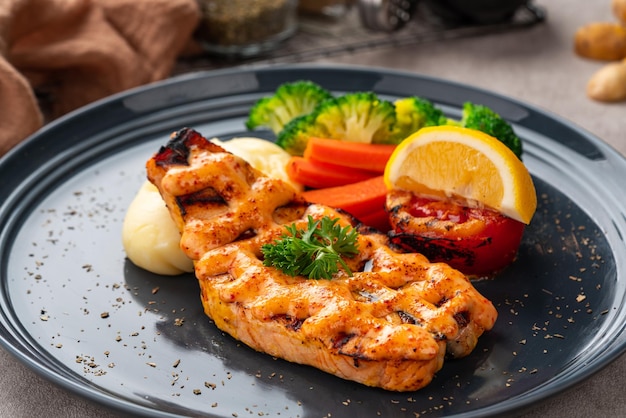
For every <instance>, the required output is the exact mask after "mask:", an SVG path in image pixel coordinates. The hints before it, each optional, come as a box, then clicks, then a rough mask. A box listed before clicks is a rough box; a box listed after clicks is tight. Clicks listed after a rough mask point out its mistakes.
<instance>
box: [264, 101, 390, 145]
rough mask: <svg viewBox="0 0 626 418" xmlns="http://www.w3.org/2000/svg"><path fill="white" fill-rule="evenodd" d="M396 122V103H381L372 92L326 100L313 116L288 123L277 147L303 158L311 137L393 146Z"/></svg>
mask: <svg viewBox="0 0 626 418" xmlns="http://www.w3.org/2000/svg"><path fill="white" fill-rule="evenodd" d="M395 121H396V113H395V108H394V105H393V103H391V102H389V101H386V100H381V99H380V98H379V97H378V96H377V95H376V94H375V93H372V92H356V93H347V94H344V95H342V96H339V97H334V98H331V99H328V100H324V101H323V102H321V103H320V104H319V105H318V106H317V107H316V108H315V110H314V111H313V112H311V113H310V114H308V115H305V116H301V117H298V118H296V119H294V120H292V121H291V122H289V123H288V124H287V125H285V127H284V129H283V130H282V131H281V132H279V134H278V138H277V141H276V143H277V144H278V145H280V146H281V147H283V148H284V149H285V150H287V152H289V153H291V154H293V155H301V154H302V152H303V151H304V149H305V148H306V143H307V141H308V138H310V137H312V136H319V137H324V138H332V139H337V140H341V141H351V142H363V143H374V144H386V143H393V137H392V129H393V125H394V123H395Z"/></svg>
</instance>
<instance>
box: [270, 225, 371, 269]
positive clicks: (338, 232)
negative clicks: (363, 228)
mask: <svg viewBox="0 0 626 418" xmlns="http://www.w3.org/2000/svg"><path fill="white" fill-rule="evenodd" d="M337 221H339V219H331V218H330V217H328V216H324V217H323V218H322V219H320V220H317V221H316V220H315V219H313V217H311V216H310V215H309V217H308V224H307V227H306V229H298V228H297V227H296V224H291V225H289V226H286V227H285V228H286V229H287V233H286V234H283V235H282V236H281V237H280V239H278V240H276V241H274V242H273V243H271V244H265V245H263V246H262V247H261V252H262V253H263V256H264V259H263V264H264V265H266V266H271V267H276V268H278V269H280V270H282V271H283V272H284V273H286V274H289V275H290V276H297V275H301V276H307V277H308V278H310V279H315V280H319V279H327V280H330V279H331V278H332V276H333V275H334V274H335V273H337V272H338V271H339V268H340V266H341V267H342V268H343V269H344V270H345V271H346V272H347V273H348V275H350V276H352V271H351V270H350V268H349V267H348V265H347V264H346V262H345V261H344V260H343V258H342V256H345V257H348V258H351V257H354V256H355V255H356V254H358V252H359V250H358V245H357V240H356V239H357V236H358V232H357V231H356V230H355V229H354V228H352V227H351V226H349V225H348V226H345V227H343V228H342V227H341V225H339V224H337Z"/></svg>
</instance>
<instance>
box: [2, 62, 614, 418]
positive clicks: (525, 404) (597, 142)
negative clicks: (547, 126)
mask: <svg viewBox="0 0 626 418" xmlns="http://www.w3.org/2000/svg"><path fill="white" fill-rule="evenodd" d="M302 69H305V70H309V71H312V70H315V71H318V70H323V71H329V72H333V71H340V72H349V73H361V74H385V75H387V76H392V77H393V76H396V77H408V78H411V79H416V78H417V79H423V80H426V81H428V82H430V83H434V84H441V85H446V86H450V87H452V88H455V89H456V88H460V89H462V90H470V91H475V92H479V93H480V94H482V95H485V96H491V97H495V98H498V99H499V100H502V101H504V102H510V103H513V104H514V105H517V106H521V107H522V108H525V109H527V110H529V111H531V112H535V113H539V114H541V115H543V116H545V117H547V118H548V119H552V120H553V121H555V122H556V123H558V124H561V125H564V126H565V127H567V128H568V129H571V130H573V131H576V132H578V133H579V134H580V135H581V136H584V137H586V138H587V140H589V141H590V142H591V143H592V144H593V145H594V146H596V147H597V148H598V149H599V150H600V151H601V152H602V153H603V154H604V155H605V156H607V157H610V159H611V160H612V161H616V162H617V163H619V164H623V165H625V166H626V158H625V157H624V156H623V155H621V154H620V153H619V152H618V151H616V149H615V148H613V147H612V146H611V145H610V144H607V143H606V142H604V141H603V140H602V139H600V138H598V137H597V136H595V135H593V134H591V133H590V132H588V131H586V130H584V129H583V128H581V127H579V126H577V125H575V124H574V123H572V122H570V121H567V120H566V119H564V118H562V117H560V116H558V115H555V114H553V113H551V112H550V111H546V110H539V109H538V108H536V107H534V106H532V105H529V104H527V103H524V102H522V101H519V100H516V99H512V98H508V97H506V96H504V95H501V94H498V93H494V92H489V91H487V90H485V89H481V88H477V87H473V86H470V85H467V84H463V83H458V82H453V81H448V80H444V79H440V78H437V77H432V76H425V75H421V74H416V73H412V72H407V71H401V70H390V69H385V68H377V67H363V66H354V65H334V64H323V65H322V64H320V65H317V64H290V65H282V66H268V67H257V68H240V69H223V70H208V71H197V72H194V73H188V74H182V75H178V76H175V77H171V78H169V79H166V80H163V81H161V82H155V83H152V84H149V85H145V86H140V87H137V88H134V89H131V90H127V91H124V92H121V93H118V94H115V95H112V96H109V97H107V98H103V99H100V100H98V101H96V102H94V103H91V104H89V105H87V106H84V107H82V108H80V109H77V110H75V111H73V112H71V113H69V114H67V115H65V116H63V117H61V118H59V119H57V120H56V121H53V122H51V123H49V124H48V125H46V126H44V127H43V128H42V129H40V130H39V131H37V132H36V133H34V134H33V135H31V136H29V137H28V138H27V139H25V140H24V141H22V142H21V143H20V144H18V145H17V146H16V147H14V148H13V149H11V150H10V151H9V152H8V153H7V154H5V155H4V156H3V157H2V158H0V171H1V170H3V168H4V166H5V165H6V164H7V163H8V162H12V161H13V160H16V159H17V160H19V158H21V157H22V156H23V155H24V153H29V152H32V148H33V147H34V146H36V145H38V143H39V141H41V140H42V138H45V137H46V136H47V135H49V134H50V133H51V132H52V133H54V132H55V130H57V129H62V128H63V127H64V126H65V125H67V124H70V123H73V122H75V121H76V120H77V119H80V118H84V117H89V115H90V114H92V113H94V112H96V113H97V112H98V111H100V110H101V109H104V108H106V107H107V106H111V105H114V104H116V103H121V102H123V101H124V100H127V99H128V98H131V97H135V96H136V95H138V94H143V93H146V92H152V91H156V90H159V89H163V88H167V87H168V86H176V85H177V84H178V83H181V82H194V81H198V80H207V79H210V78H215V77H224V76H226V77H228V76H232V75H233V74H244V73H245V74H259V73H268V72H269V73H275V72H276V71H277V70H280V71H285V72H288V71H292V70H302ZM4 205H5V204H4V203H3V204H0V214H2V212H3V207H4ZM3 233H4V230H1V231H0V236H1V234H3ZM616 261H617V260H616ZM0 279H2V280H3V282H4V281H5V279H4V277H3V278H0ZM2 285H3V286H4V285H5V283H2ZM2 297H3V298H4V297H5V294H4V293H3V294H2ZM3 309H4V307H2V308H1V309H0V313H1V314H2V317H0V326H1V327H2V328H1V329H0V344H1V345H2V346H3V348H4V349H5V350H7V351H8V352H10V353H11V354H12V355H13V356H14V357H17V358H18V359H19V360H20V361H21V362H22V364H25V365H27V366H28V367H29V368H30V369H31V370H34V371H35V372H36V373H37V374H39V375H40V376H43V377H45V378H47V379H48V380H50V381H52V382H54V383H56V384H58V385H60V386H62V387H64V388H66V389H69V390H71V391H72V392H74V393H78V394H80V395H82V396H84V397H86V398H88V399H91V400H94V401H97V402H98V403H100V404H103V405H106V406H108V407H111V408H113V409H117V410H121V411H124V412H133V413H138V414H146V415H150V416H177V415H172V414H170V413H167V412H162V411H155V410H154V409H152V408H147V407H144V406H142V405H137V404H135V403H132V402H129V401H125V400H120V399H119V398H114V399H111V397H110V395H109V396H107V394H102V393H100V392H97V393H94V392H96V391H94V388H93V387H84V386H81V385H79V384H78V383H76V382H75V381H73V380H71V379H68V378H67V376H63V375H62V374H58V373H56V372H55V371H54V370H51V369H49V368H47V367H46V366H45V365H43V364H41V363H39V362H38V361H41V360H38V359H37V358H36V356H35V355H34V354H32V353H31V354H28V353H25V352H22V351H21V350H19V349H18V348H17V347H15V346H14V344H16V343H18V342H19V341H12V340H14V339H17V338H16V336H14V335H10V333H8V334H6V335H5V333H6V324H5V323H4V317H3V315H4V311H3ZM615 337H616V339H619V338H620V337H621V340H623V341H621V342H616V343H615V344H613V346H612V347H611V349H610V350H609V351H608V353H609V354H608V355H603V356H602V357H601V359H600V360H596V361H595V362H594V365H595V366H596V367H595V368H593V370H589V371H587V373H582V374H579V376H577V378H575V379H570V380H569V381H568V383H567V384H564V385H563V384H562V385H560V386H559V387H553V386H550V382H551V381H552V380H554V379H550V380H549V381H547V382H545V383H544V384H543V385H541V386H542V387H541V388H539V387H537V388H533V390H532V391H529V392H527V393H524V394H523V395H527V396H523V398H524V399H518V400H517V402H516V403H515V402H514V404H513V406H514V407H516V408H514V409H515V410H516V411H520V410H524V409H527V408H529V407H531V406H533V405H531V404H532V403H533V402H537V401H545V400H547V399H549V398H550V397H552V396H555V395H558V394H560V393H562V392H564V391H565V390H568V389H570V388H572V387H573V386H575V385H578V384H579V383H580V382H581V381H583V380H586V379H588V378H589V377H591V376H592V375H594V374H596V373H597V372H599V371H600V370H602V369H603V368H605V367H606V366H608V365H609V364H610V363H612V362H613V361H615V360H616V359H617V358H618V357H619V356H620V355H621V354H623V353H624V352H626V334H624V333H622V334H621V335H616V336H615ZM604 354H606V352H604ZM540 389H541V390H542V391H543V393H544V396H538V395H535V393H536V392H537V391H538V390H540ZM526 398H528V399H526ZM129 407H130V409H128V408H129ZM510 410H511V409H507V410H502V409H500V408H499V407H498V405H491V406H489V407H486V408H481V409H479V410H477V411H475V412H478V413H480V414H481V415H484V414H485V413H486V414H487V415H489V414H492V413H494V414H497V413H503V412H507V411H510ZM208 416H213V415H210V414H209V415H208ZM468 416H469V415H468Z"/></svg>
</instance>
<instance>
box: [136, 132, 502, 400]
mask: <svg viewBox="0 0 626 418" xmlns="http://www.w3.org/2000/svg"><path fill="white" fill-rule="evenodd" d="M146 166H147V173H148V178H149V179H150V181H151V182H152V183H153V184H154V185H155V186H156V187H157V188H158V189H159V191H160V193H161V195H162V196H163V199H164V200H165V202H166V204H167V206H168V208H169V211H170V213H171V215H172V218H173V219H174V221H175V222H176V224H177V226H178V227H179V229H180V230H181V233H182V238H181V248H182V249H183V251H184V252H185V253H186V254H187V255H188V256H189V257H190V258H191V259H192V260H193V261H194V266H195V273H196V277H197V278H198V280H199V283H200V289H201V302H202V305H203V307H204V311H205V313H206V314H207V315H208V316H209V317H210V318H211V319H212V320H213V321H214V322H215V324H216V326H217V327H218V328H219V329H221V330H223V331H225V332H227V333H228V334H230V335H231V336H233V337H234V338H236V339H238V340H240V341H242V342H244V343H245V344H247V345H248V346H250V347H252V348H253V349H255V350H258V351H262V352H265V353H267V354H269V355H271V356H275V357H279V358H282V359H285V360H288V361H291V362H295V363H300V364H306V365H310V366H314V367H317V368H319V369H321V370H324V371H326V372H328V373H331V374H333V375H336V376H338V377H341V378H344V379H348V380H353V381H356V382H360V383H362V384H365V385H368V386H374V387H380V388H383V389H387V390H392V391H414V390H417V389H420V388H422V387H424V386H425V385H427V384H428V383H429V382H431V380H432V379H433V377H434V375H435V373H436V372H437V371H438V370H440V369H441V367H442V366H443V362H444V358H445V357H446V353H447V354H448V355H450V356H452V357H463V356H466V355H467V354H469V353H470V352H471V351H472V350H473V349H474V347H475V346H476V343H477V340H478V337H479V336H480V335H481V334H482V333H483V332H484V331H486V330H489V329H491V328H492V327H493V325H494V323H495V320H496V317H497V312H496V310H495V308H494V307H493V305H492V303H491V302H490V301H489V300H487V299H486V298H485V297H483V296H482V295H480V294H479V293H478V291H477V290H476V289H475V288H474V287H473V286H472V284H471V283H470V281H469V280H468V279H467V277H466V276H464V275H463V274H462V273H460V272H459V271H457V270H454V269H452V268H451V267H449V266H448V265H447V264H443V263H430V262H428V260H427V259H426V258H425V257H424V256H422V255H420V254H414V253H407V254H401V253H397V252H395V251H394V250H392V249H391V248H390V247H389V246H388V245H387V237H386V236H385V235H384V234H381V233H379V232H377V231H374V230H373V229H371V228H369V227H366V226H364V225H361V224H359V223H358V221H357V220H355V219H354V218H353V217H351V216H350V215H348V214H346V213H345V212H342V211H340V210H336V209H333V208H330V207H326V206H322V205H316V204H309V203H307V202H305V201H304V200H303V198H302V197H301V196H300V195H299V194H298V193H297V192H296V191H294V190H293V188H292V187H291V186H289V185H288V184H286V183H284V182H283V181H281V180H278V179H273V178H269V177H267V176H265V175H263V174H262V173H260V172H259V171H257V170H255V169H254V168H252V167H251V166H250V165H249V164H248V163H247V162H246V161H244V160H243V159H241V158H239V157H237V156H235V155H233V154H230V153H228V152H226V151H225V150H224V149H222V148H221V147H219V146H218V145H216V144H214V143H212V142H211V141H209V140H207V139H205V138H204V137H203V136H202V135H200V134H199V133H198V132H196V131H194V130H191V129H187V128H185V129H182V130H180V131H179V132H175V133H174V134H172V137H171V138H170V141H169V142H168V144H167V145H166V146H164V147H162V148H161V150H160V151H159V152H158V153H156V154H155V155H154V156H153V157H152V158H151V159H150V160H148V162H147V165H146ZM309 215H310V216H312V217H313V218H314V219H321V218H322V217H324V216H329V217H331V218H333V219H335V218H337V219H339V221H338V223H339V224H341V225H342V226H345V225H352V226H353V227H355V228H357V230H358V231H359V236H358V248H359V254H358V256H356V257H354V258H347V259H346V260H345V261H346V262H347V263H348V265H349V266H350V268H351V270H352V271H353V272H354V273H353V275H352V276H349V275H348V274H347V273H345V272H341V271H340V272H339V273H337V274H335V275H334V277H333V279H332V280H311V279H308V278H305V277H301V276H295V277H294V276H290V275H287V274H284V273H283V272H282V271H280V270H278V269H276V268H274V267H268V266H265V265H263V260H262V257H263V255H262V252H261V246H262V245H263V244H266V243H271V242H273V241H275V240H276V239H278V238H279V237H280V236H281V235H283V234H284V232H285V225H290V224H292V223H295V224H297V225H298V227H299V228H300V229H304V228H306V225H307V217H308V216H309Z"/></svg>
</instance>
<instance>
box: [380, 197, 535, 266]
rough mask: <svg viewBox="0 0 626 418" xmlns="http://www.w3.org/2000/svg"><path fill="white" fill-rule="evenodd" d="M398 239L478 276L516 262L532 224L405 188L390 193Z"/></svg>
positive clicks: (411, 249)
mask: <svg viewBox="0 0 626 418" xmlns="http://www.w3.org/2000/svg"><path fill="white" fill-rule="evenodd" d="M386 207H387V211H388V213H389V220H390V224H391V231H390V232H389V238H390V241H391V242H392V244H393V245H394V246H396V247H398V248H400V249H401V250H403V251H406V252H418V253H421V254H423V255H425V256H426V257H427V258H428V259H429V260H430V261H431V262H445V263H447V264H449V265H450V266H452V267H454V268H456V269H457V270H460V271H462V272H463V273H465V274H466V275H467V276H470V277H472V278H486V277H492V276H493V275H495V274H496V273H498V272H500V271H502V270H503V269H504V268H505V267H507V266H508V265H509V264H511V263H512V262H513V261H514V260H515V258H516V256H517V252H518V249H519V246H520V243H521V240H522V235H523V233H524V229H525V227H526V224H524V223H522V222H519V221H516V220H514V219H511V218H509V217H507V216H505V215H502V214H501V213H499V212H497V211H494V210H490V209H485V208H472V207H467V206H463V205H460V204H457V203H455V202H452V201H449V200H434V199H431V198H426V197H421V196H418V195H415V194H413V193H412V192H409V191H405V190H391V191H390V192H389V193H388V195H387V206H386Z"/></svg>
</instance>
